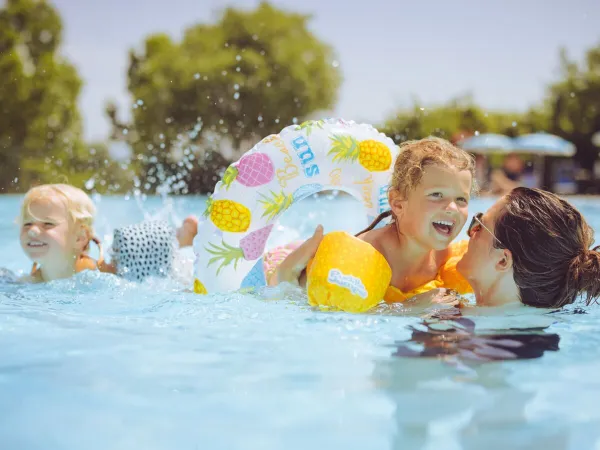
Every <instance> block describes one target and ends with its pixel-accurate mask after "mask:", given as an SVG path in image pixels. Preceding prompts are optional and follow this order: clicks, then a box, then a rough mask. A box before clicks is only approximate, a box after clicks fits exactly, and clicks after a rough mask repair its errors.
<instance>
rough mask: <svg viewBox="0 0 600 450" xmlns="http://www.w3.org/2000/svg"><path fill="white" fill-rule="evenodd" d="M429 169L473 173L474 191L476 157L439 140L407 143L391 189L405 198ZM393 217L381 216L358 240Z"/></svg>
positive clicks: (404, 143) (396, 164)
mask: <svg viewBox="0 0 600 450" xmlns="http://www.w3.org/2000/svg"><path fill="white" fill-rule="evenodd" d="M430 166H436V167H442V168H445V169H453V170H457V171H463V170H468V171H469V172H470V173H471V180H472V181H471V183H472V185H471V190H473V191H474V190H475V159H474V158H473V156H472V155H471V154H470V153H467V152H466V151H464V150H463V149H461V148H459V147H457V146H455V145H453V144H452V143H451V142H449V141H446V140H445V139H441V138H437V137H428V138H425V139H419V140H412V141H406V142H403V143H402V144H400V153H399V154H398V157H397V158H396V162H395V163H394V173H393V174H392V180H391V182H390V187H389V189H396V190H398V191H399V192H400V193H401V194H402V195H403V196H404V197H406V196H407V195H408V193H409V192H410V191H411V190H413V189H415V188H416V187H417V186H418V185H419V182H420V181H421V178H423V174H424V172H425V169H426V168H427V167H430ZM391 215H392V212H391V211H386V212H384V213H381V214H380V215H379V216H377V217H376V218H375V220H373V222H372V223H371V224H370V225H369V226H368V227H367V228H365V229H364V230H362V231H361V232H359V233H358V234H357V235H356V236H359V235H361V234H363V233H366V232H367V231H371V230H372V229H373V228H375V227H376V226H377V225H378V224H379V222H381V221H382V220H383V219H385V218H387V217H390V216H391Z"/></svg>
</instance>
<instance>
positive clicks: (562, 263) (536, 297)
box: [277, 187, 600, 308]
mask: <svg viewBox="0 0 600 450" xmlns="http://www.w3.org/2000/svg"><path fill="white" fill-rule="evenodd" d="M468 235H469V237H470V240H469V246H468V250H467V252H466V253H465V254H464V255H463V257H462V259H461V260H460V261H459V262H458V264H457V269H458V271H459V272H460V273H461V274H462V276H463V277H465V278H466V279H467V280H468V281H469V283H470V284H471V286H472V287H473V291H474V293H475V297H476V300H477V305H479V306H499V305H503V304H507V303H512V302H516V301H520V302H521V303H523V304H524V305H527V306H534V307H541V308H557V307H561V306H564V305H567V304H570V303H573V302H574V301H575V300H576V299H577V298H578V297H579V296H580V295H583V296H584V298H585V299H586V302H587V304H590V303H591V302H592V300H595V299H597V298H598V297H600V253H598V251H597V249H598V247H595V248H594V249H590V246H591V245H592V244H593V243H594V232H593V230H592V228H591V227H590V226H589V225H588V224H587V222H586V221H585V219H584V218H583V217H582V215H581V213H580V212H579V211H577V209H575V208H574V207H573V206H572V205H571V204H569V203H568V202H566V201H565V200H562V199H561V198H559V197H558V196H557V195H555V194H552V193H550V192H545V191H542V190H539V189H530V188H525V187H519V188H516V189H513V190H512V191H511V192H509V193H508V194H507V195H505V196H503V197H502V198H500V199H499V200H498V201H497V202H496V203H495V204H494V205H493V206H492V207H491V208H490V209H489V210H488V211H487V212H486V213H479V214H476V215H475V216H474V218H473V221H472V222H471V225H470V226H469V230H468ZM322 237H323V234H322V229H321V228H320V227H319V228H318V229H317V231H316V232H315V234H314V235H313V237H311V238H310V239H308V240H307V241H306V242H304V243H303V244H302V245H301V246H300V247H299V248H298V249H296V250H295V251H294V252H293V253H291V254H290V255H289V256H288V257H287V258H286V260H285V263H282V264H281V265H280V266H279V268H278V273H277V280H278V281H279V282H282V281H287V282H292V283H297V282H298V278H299V275H300V273H301V272H302V270H303V269H304V268H305V267H306V265H307V263H308V261H309V260H310V259H311V258H312V257H313V256H314V254H315V253H316V250H317V247H318V246H319V243H320V242H321V239H322ZM423 297H424V298H432V295H429V296H427V295H423Z"/></svg>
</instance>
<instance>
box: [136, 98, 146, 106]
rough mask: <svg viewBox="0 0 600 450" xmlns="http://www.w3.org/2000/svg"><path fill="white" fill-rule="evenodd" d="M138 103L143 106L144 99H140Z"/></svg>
mask: <svg viewBox="0 0 600 450" xmlns="http://www.w3.org/2000/svg"><path fill="white" fill-rule="evenodd" d="M136 103H137V104H138V105H140V106H142V105H143V104H144V100H141V99H140V100H138V101H137V102H136Z"/></svg>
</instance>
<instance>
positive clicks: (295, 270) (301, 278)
mask: <svg viewBox="0 0 600 450" xmlns="http://www.w3.org/2000/svg"><path fill="white" fill-rule="evenodd" d="M322 240H323V227H322V226H321V225H319V226H317V228H316V230H315V233H314V234H313V236H312V237H310V238H309V239H307V240H306V241H305V242H303V243H302V245H300V247H298V248H297V249H295V250H294V251H293V252H292V253H290V254H289V255H288V256H287V257H286V258H285V259H284V260H283V261H282V262H281V263H280V264H279V266H278V267H277V268H276V269H275V271H274V272H273V274H272V275H271V276H270V277H269V279H268V280H267V284H268V285H269V286H276V285H278V284H279V283H283V282H284V281H285V282H288V283H292V284H299V285H300V286H302V287H305V286H306V266H307V265H308V262H309V261H310V260H311V258H312V257H314V256H315V253H317V248H319V244H320V243H321V241H322Z"/></svg>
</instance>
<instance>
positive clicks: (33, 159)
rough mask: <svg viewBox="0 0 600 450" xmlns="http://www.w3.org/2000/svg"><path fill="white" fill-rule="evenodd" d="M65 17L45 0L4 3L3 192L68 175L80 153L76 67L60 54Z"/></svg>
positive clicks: (0, 84)
mask: <svg viewBox="0 0 600 450" xmlns="http://www.w3.org/2000/svg"><path fill="white" fill-rule="evenodd" d="M61 38H62V25H61V20H60V17H59V16H58V14H57V13H56V11H55V10H54V8H52V6H51V5H50V4H48V3H47V2H45V1H42V0H7V1H6V2H5V5H4V7H3V8H2V9H0V192H7V191H15V190H19V189H27V188H29V186H30V185H31V184H35V183H40V182H51V181H54V180H56V179H57V177H59V176H60V175H64V176H66V177H67V178H68V176H69V172H70V171H69V169H68V167H69V163H70V161H71V160H72V159H73V158H75V159H77V158H78V157H82V156H83V154H84V153H85V148H84V146H83V144H82V142H81V126H80V117H79V114H78V110H77V96H78V95H79V91H80V88H81V80H80V79H79V77H78V75H77V72H76V70H75V68H74V67H73V66H72V65H70V64H69V63H68V62H67V61H65V60H63V59H62V58H60V57H59V56H58V55H57V50H58V48H59V45H60V43H61Z"/></svg>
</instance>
